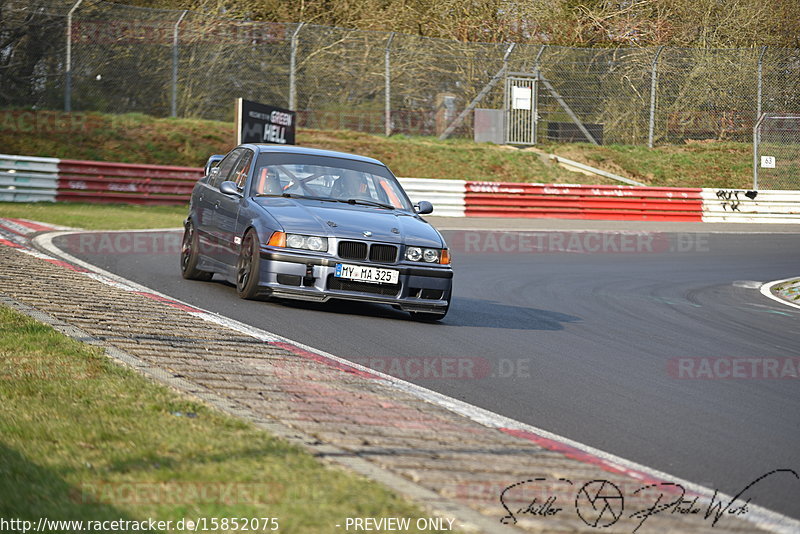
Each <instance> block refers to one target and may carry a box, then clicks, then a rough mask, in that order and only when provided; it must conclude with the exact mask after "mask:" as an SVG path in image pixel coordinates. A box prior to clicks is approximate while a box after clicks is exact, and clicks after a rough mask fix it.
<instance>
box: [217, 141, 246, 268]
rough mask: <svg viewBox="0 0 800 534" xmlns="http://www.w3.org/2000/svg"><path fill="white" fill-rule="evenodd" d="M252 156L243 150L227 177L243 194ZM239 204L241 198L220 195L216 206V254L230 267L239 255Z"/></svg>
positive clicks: (234, 263)
mask: <svg viewBox="0 0 800 534" xmlns="http://www.w3.org/2000/svg"><path fill="white" fill-rule="evenodd" d="M254 156H255V155H254V154H253V151H252V150H250V149H249V148H245V149H244V152H243V154H242V157H241V158H239V160H238V161H237V162H236V165H234V167H233V170H232V171H231V172H230V174H229V175H228V180H230V181H231V182H235V183H236V185H237V186H238V187H239V189H240V190H241V191H243V192H244V191H246V189H245V186H246V184H247V177H248V176H249V175H250V167H252V165H253V159H254ZM220 183H222V182H220ZM241 204H242V197H241V196H234V195H224V194H222V193H220V199H219V202H218V203H217V205H216V223H215V225H216V227H217V231H218V232H219V243H218V248H217V252H218V254H219V260H220V261H221V262H222V263H224V264H225V265H228V266H231V267H233V266H235V265H236V261H237V259H238V255H239V244H240V243H237V242H236V238H237V237H240V236H239V228H237V226H236V223H237V220H238V216H239V208H240V207H241Z"/></svg>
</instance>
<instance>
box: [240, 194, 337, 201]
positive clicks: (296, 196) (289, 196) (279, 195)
mask: <svg viewBox="0 0 800 534" xmlns="http://www.w3.org/2000/svg"><path fill="white" fill-rule="evenodd" d="M256 196H257V197H283V198H304V199H307V200H322V201H325V202H337V200H336V199H335V198H326V197H310V196H306V195H297V194H295V193H258V194H257V195H256Z"/></svg>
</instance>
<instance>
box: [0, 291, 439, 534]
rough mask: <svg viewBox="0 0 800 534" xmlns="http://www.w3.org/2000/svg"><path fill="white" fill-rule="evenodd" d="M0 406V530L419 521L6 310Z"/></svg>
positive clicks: (348, 479)
mask: <svg viewBox="0 0 800 534" xmlns="http://www.w3.org/2000/svg"><path fill="white" fill-rule="evenodd" d="M0 399H2V402H0V429H1V431H0V517H3V518H6V519H9V518H17V519H22V520H29V521H33V522H34V524H36V522H37V521H38V520H39V518H40V517H46V518H49V519H59V520H83V521H113V520H119V519H123V520H147V519H148V518H153V519H156V520H160V521H173V525H176V524H177V521H180V520H181V519H184V518H195V520H196V519H197V518H199V517H207V518H223V517H227V518H233V517H236V518H278V524H279V526H280V532H303V533H305V532H320V533H323V532H341V528H336V527H335V525H336V524H337V523H341V522H342V521H343V520H344V518H345V517H381V516H383V517H401V516H402V517H412V518H415V517H423V515H421V512H420V510H419V509H417V508H415V507H414V506H412V505H410V504H408V503H406V502H405V501H403V500H401V499H399V498H397V497H396V496H393V495H392V494H391V493H390V492H388V491H386V490H384V489H383V488H382V487H380V486H378V485H377V484H374V483H371V482H368V481H365V480H363V479H361V478H359V477H356V476H354V475H350V474H349V473H345V472H344V471H340V470H338V469H334V468H328V467H325V466H323V465H322V464H320V463H319V462H318V461H317V460H315V459H314V458H312V457H311V456H310V455H308V454H307V453H305V452H303V451H301V450H299V449H298V448H296V447H293V446H290V445H288V444H286V443H285V442H282V441H280V440H278V439H275V438H273V437H271V436H270V435H268V434H267V433H266V432H263V431H260V430H258V429H256V428H254V427H253V426H251V425H249V424H246V423H244V422H242V421H240V420H238V419H235V418H233V417H229V416H227V415H225V414H222V413H219V412H217V411H216V410H214V409H211V408H209V407H207V406H205V405H204V404H201V403H197V402H193V401H192V400H190V399H189V398H188V397H184V396H181V395H179V394H177V393H176V392H173V391H172V390H170V389H168V388H166V387H164V386H161V385H158V384H155V383H152V382H150V381H149V380H147V379H145V378H144V377H142V376H140V375H138V374H136V373H135V372H133V371H131V370H128V369H126V368H123V367H121V366H118V365H116V364H114V363H113V362H111V361H110V360H108V359H107V357H106V356H105V355H104V354H103V353H102V352H101V351H100V350H99V349H97V348H94V347H89V346H87V345H83V344H81V343H78V342H77V341H74V340H72V339H70V338H67V337H66V336H63V335H61V334H60V333H58V332H56V331H55V330H53V329H52V328H50V327H49V326H46V325H43V324H41V323H39V322H37V321H34V320H33V319H31V318H29V317H27V316H26V315H23V314H20V313H18V312H16V311H13V310H11V309H9V308H7V307H3V306H0ZM414 522H415V521H413V520H412V525H413V524H414ZM262 526H263V523H262ZM173 528H174V527H173ZM63 530H64V531H72V530H77V529H76V528H74V527H73V528H68V529H67V528H65V529H63ZM214 530H215V531H225V530H226V529H222V528H217V529H212V531H214ZM230 530H234V529H232V528H231V529H230ZM265 530H267V531H268V530H270V529H263V528H258V529H245V530H239V531H244V532H248V531H260V532H264V531H265Z"/></svg>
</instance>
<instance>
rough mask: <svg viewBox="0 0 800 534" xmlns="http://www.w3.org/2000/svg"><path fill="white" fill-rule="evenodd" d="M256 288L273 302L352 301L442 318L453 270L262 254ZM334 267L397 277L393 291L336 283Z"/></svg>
mask: <svg viewBox="0 0 800 534" xmlns="http://www.w3.org/2000/svg"><path fill="white" fill-rule="evenodd" d="M260 259H261V261H260V265H259V275H260V276H259V286H260V287H261V288H262V289H263V290H264V292H265V294H269V295H271V296H274V297H278V298H286V299H298V300H309V301H315V302H325V301H327V300H330V299H344V300H357V301H364V302H376V303H381V304H390V305H393V306H397V307H399V308H400V309H402V310H404V311H409V312H429V313H437V312H444V311H445V310H446V309H447V306H448V303H449V301H450V295H451V292H452V284H453V270H452V269H451V268H450V267H449V266H440V265H436V266H433V265H423V264H421V265H419V266H417V265H413V266H412V265H407V264H383V263H373V262H363V261H361V262H360V261H353V260H342V259H337V258H334V257H320V256H314V255H311V254H303V253H294V252H288V251H283V250H281V251H275V249H274V248H272V247H267V248H263V247H262V249H261V258H260ZM337 263H347V264H355V265H365V266H370V267H379V268H383V269H394V270H397V271H399V272H400V276H399V281H398V284H396V285H388V284H375V283H369V282H355V281H348V280H343V279H341V278H336V277H335V276H334V272H335V270H336V264H337Z"/></svg>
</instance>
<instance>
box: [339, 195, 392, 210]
mask: <svg viewBox="0 0 800 534" xmlns="http://www.w3.org/2000/svg"><path fill="white" fill-rule="evenodd" d="M339 202H345V203H347V204H363V205H365V206H377V207H379V208H384V209H387V210H395V209H397V208H395V207H394V206H392V205H391V204H383V203H381V202H375V201H374V200H364V199H362V198H349V199H347V200H341V199H340V200H339Z"/></svg>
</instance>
